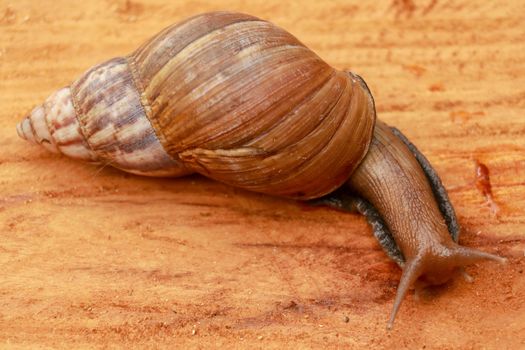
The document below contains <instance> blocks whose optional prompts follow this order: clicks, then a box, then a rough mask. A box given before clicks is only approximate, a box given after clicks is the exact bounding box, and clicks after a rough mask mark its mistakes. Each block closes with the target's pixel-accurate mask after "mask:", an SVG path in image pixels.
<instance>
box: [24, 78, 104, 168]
mask: <svg viewBox="0 0 525 350" xmlns="http://www.w3.org/2000/svg"><path fill="white" fill-rule="evenodd" d="M16 131H17V133H18V136H20V137H21V138H23V139H24V140H27V141H29V142H32V143H35V144H38V145H41V146H43V147H45V148H46V149H47V150H49V151H51V152H53V153H62V154H65V155H66V156H68V157H71V158H74V159H79V160H85V161H97V155H96V154H95V153H94V152H93V151H92V150H91V149H90V147H89V145H88V144H87V143H86V141H85V139H84V136H83V135H82V131H81V129H80V124H79V122H78V119H77V117H76V112H75V108H74V107H73V102H72V100H71V90H70V88H69V87H65V88H62V89H60V90H58V91H56V92H55V93H54V94H52V95H51V96H49V97H48V98H47V99H46V101H45V102H44V103H43V104H42V105H39V106H37V107H35V108H34V109H33V110H32V111H31V113H30V114H29V115H28V116H27V117H25V118H24V119H23V120H22V121H21V122H20V123H18V125H17V126H16Z"/></svg>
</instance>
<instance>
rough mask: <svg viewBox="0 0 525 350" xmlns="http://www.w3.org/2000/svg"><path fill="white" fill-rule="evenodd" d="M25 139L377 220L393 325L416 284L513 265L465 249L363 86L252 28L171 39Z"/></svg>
mask: <svg viewBox="0 0 525 350" xmlns="http://www.w3.org/2000/svg"><path fill="white" fill-rule="evenodd" d="M17 132H18V134H19V135H20V136H21V137H22V138H24V139H27V140H29V141H32V142H34V143H37V144H41V145H42V146H44V147H45V148H47V149H48V150H50V151H52V152H56V153H63V154H65V155H67V156H69V157H71V158H75V159H80V160H85V161H90V162H101V163H105V164H110V165H112V166H114V167H117V168H119V169H122V170H124V171H127V172H131V173H134V174H140V175H148V176H173V177H178V176H184V175H187V174H190V173H200V174H203V175H205V176H207V177H210V178H212V179H215V180H218V181H221V182H224V183H227V184H230V185H232V186H237V187H241V188H245V189H248V190H251V191H256V192H261V193H267V194H270V195H275V196H282V197H288V198H294V199H300V200H309V199H319V198H321V201H322V200H327V201H326V203H328V204H329V205H332V206H336V207H341V203H343V204H342V205H343V206H344V205H347V204H349V203H350V204H351V203H353V204H351V205H350V206H352V205H353V206H354V207H355V208H354V209H356V210H358V211H360V212H362V213H364V214H365V215H367V214H370V212H371V211H374V213H376V211H377V213H378V214H377V215H378V217H379V216H380V217H381V218H382V219H383V221H382V222H383V223H382V224H381V227H382V231H381V232H382V236H381V237H382V238H381V239H380V243H381V244H382V246H383V247H384V248H385V250H386V251H387V253H389V255H390V256H391V257H392V258H394V260H396V262H398V264H399V265H400V266H401V267H402V268H403V270H404V272H403V277H402V279H401V283H400V287H399V288H398V294H397V296H396V301H395V306H394V312H393V313H392V316H391V319H390V321H389V325H391V324H392V323H393V320H394V317H395V314H396V312H397V309H398V308H399V305H400V303H401V300H402V299H403V296H404V294H405V293H406V291H407V289H408V287H410V286H411V285H412V284H413V283H414V282H415V281H416V280H417V279H418V278H420V279H422V278H423V279H425V280H427V281H428V282H429V283H442V282H444V281H446V280H447V279H448V278H450V275H451V272H452V271H453V270H455V269H456V268H457V267H459V266H463V265H464V264H467V263H471V262H474V261H477V260H478V259H482V258H486V259H493V260H502V258H499V257H497V256H495V255H491V254H488V253H484V252H480V251H477V250H474V249H470V248H466V247H462V246H460V245H458V244H457V235H458V233H459V226H457V223H456V220H455V215H454V213H453V209H452V207H451V206H450V204H449V202H448V198H447V197H446V192H445V191H444V189H443V187H442V185H441V183H440V181H439V179H438V178H437V176H436V175H435V174H434V175H432V174H433V173H432V171H433V170H432V171H431V170H429V168H428V166H427V165H425V164H427V163H425V162H424V161H422V160H421V158H418V157H422V155H420V154H419V153H418V152H417V150H415V148H414V147H412V148H411V146H410V144H409V143H408V141H404V140H403V139H402V137H401V136H399V135H396V133H395V130H392V129H391V128H389V127H388V126H386V124H384V123H382V122H380V121H376V113H375V107H374V101H373V98H372V95H371V93H370V91H369V89H368V87H367V86H366V84H365V83H364V81H363V80H362V78H361V77H359V76H357V75H355V74H353V73H351V72H342V71H339V70H336V69H334V68H332V67H331V66H329V65H328V64H327V63H325V62H324V61H323V60H321V59H320V58H319V57H318V56H317V55H316V54H315V53H313V52H312V51H311V50H309V49H308V48H306V47H305V46H304V45H303V44H302V43H301V42H300V41H299V40H297V39H296V38H295V37H294V36H292V35H291V34H289V33H287V32H286V31H284V30H282V29H280V28H278V27H276V26H274V25H273V24H271V23H269V22H266V21H263V20H260V19H258V18H256V17H253V16H249V15H244V14H238V13H229V12H214V13H207V14H203V15H200V16H196V17H193V18H190V19H188V20H186V21H184V22H181V23H179V24H176V25H174V26H171V27H168V28H166V29H165V30H163V31H162V32H160V33H159V34H158V35H156V36H154V37H153V38H152V39H150V40H149V41H147V42H146V43H144V44H143V45H142V46H141V47H139V48H138V49H137V50H136V51H135V52H133V53H132V54H130V55H129V56H126V57H117V58H113V59H111V60H109V61H107V62H104V63H102V64H99V65H97V66H95V67H93V68H91V69H90V70H88V71H87V72H86V73H84V74H83V75H82V76H81V77H80V78H78V79H77V80H75V81H74V82H73V83H72V84H71V85H70V86H68V87H65V88H62V89H60V90H58V91H57V92H55V93H54V94H53V95H51V96H50V97H49V98H48V99H47V100H46V101H45V102H44V103H43V104H42V105H40V106H37V107H36V108H35V109H34V110H33V111H32V112H31V113H30V115H29V116H28V117H26V118H25V119H24V120H23V121H22V122H21V123H20V124H19V125H18V126H17ZM400 137H401V138H400ZM430 169H431V168H430ZM436 178H437V180H436ZM336 190H337V192H334V191H336ZM341 191H342V192H343V193H344V194H343V195H341ZM347 193H353V194H354V196H353V197H351V199H350V197H348V198H347V197H346V196H347ZM443 193H444V194H443ZM356 196H357V197H356ZM356 198H357V199H356ZM333 200H336V201H335V202H334V201H333ZM336 202H337V203H336ZM334 203H336V204H334ZM352 210H353V209H352ZM374 215H375V214H374ZM367 217H368V216H367ZM375 233H376V236H378V230H377V229H376V230H375ZM383 233H384V234H383Z"/></svg>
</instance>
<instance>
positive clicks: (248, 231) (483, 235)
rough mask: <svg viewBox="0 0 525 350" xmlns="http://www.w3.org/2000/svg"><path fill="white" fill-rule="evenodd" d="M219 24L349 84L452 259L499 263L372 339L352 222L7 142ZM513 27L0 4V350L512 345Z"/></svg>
mask: <svg viewBox="0 0 525 350" xmlns="http://www.w3.org/2000/svg"><path fill="white" fill-rule="evenodd" d="M217 9H229V10H237V11H243V12H247V13H251V14H253V15H256V16H259V17H262V18H265V19H268V20H271V21H273V22H275V23H276V24H278V25H279V26H281V27H284V28H285V29H287V30H288V31H290V32H291V33H293V34H294V35H296V36H297V37H298V38H300V40H302V41H303V42H304V43H305V44H306V45H308V46H309V47H311V48H312V49H313V50H314V51H316V52H317V53H318V54H319V55H320V56H321V57H323V58H324V59H325V60H326V61H327V62H329V63H330V64H332V65H333V66H335V67H338V68H350V69H352V70H353V71H355V72H358V73H359V74H360V75H362V76H363V77H364V78H365V80H366V81H367V82H368V84H369V86H370V88H371V90H372V92H373V94H374V96H375V98H376V104H377V109H378V116H379V118H381V119H382V120H384V121H386V122H387V123H389V124H391V125H395V126H397V127H398V128H400V129H401V130H403V131H404V132H405V134H406V135H407V136H408V137H409V138H410V139H411V140H412V141H413V142H414V143H416V144H417V145H418V146H419V148H420V149H421V150H422V151H423V152H424V153H425V154H426V155H427V156H428V158H429V159H430V160H431V161H432V163H433V164H434V165H435V167H436V169H437V171H438V172H439V173H440V175H441V176H442V180H443V182H444V184H445V186H446V187H447V188H448V189H449V191H450V196H451V199H452V201H453V203H454V204H455V207H456V210H457V213H458V216H459V219H460V222H461V224H462V225H463V228H464V229H463V233H462V236H461V241H462V243H463V244H465V245H468V246H473V247H478V248H482V249H484V250H487V251H490V252H496V253H500V254H502V255H504V256H507V257H508V258H509V264H507V265H506V266H499V265H497V264H494V263H484V264H478V265H476V266H472V267H469V268H468V269H467V270H468V272H469V273H470V274H472V275H473V276H474V277H475V281H474V282H473V283H471V284H468V283H466V282H464V281H463V280H462V279H461V278H456V279H454V280H453V281H452V282H451V283H449V284H447V285H446V286H444V287H442V288H438V289H433V290H430V291H428V293H427V294H425V295H424V296H423V297H422V298H420V300H419V301H417V300H415V299H414V297H413V296H412V295H410V296H409V297H408V298H407V299H406V300H405V302H404V304H403V306H402V308H401V311H400V314H399V315H398V318H397V321H396V325H395V328H394V330H392V331H390V332H388V331H386V329H385V325H386V320H387V317H388V314H389V312H390V309H391V306H392V300H393V297H394V293H395V288H396V286H397V282H398V279H399V276H400V271H399V269H398V268H397V266H396V265H395V264H393V263H392V262H390V261H389V260H388V258H387V257H386V256H385V255H384V254H383V252H382V251H381V250H380V248H379V246H378V244H377V243H376V242H375V240H374V238H373V237H372V236H371V232H370V228H369V227H368V226H367V225H366V223H365V221H364V219H363V218H361V217H359V216H357V215H353V214H344V213H339V212H335V211H331V210H328V209H316V210H309V208H307V207H306V206H304V205H301V204H299V203H296V202H293V201H287V200H282V199H277V198H271V197H267V196H263V195H258V194H253V193H248V192H244V191H240V190H236V189H233V188H230V187H227V186H225V185H222V184H219V183H215V182H213V181H209V180H207V179H204V178H202V177H198V176H192V177H188V178H184V179H176V180H170V179H148V178H140V177H136V176H131V175H126V174H124V173H121V172H119V171H117V170H113V169H110V168H100V167H94V166H92V165H87V164H81V163H76V162H73V161H70V160H68V159H66V158H64V157H60V156H55V155H51V154H48V153H46V152H45V151H44V150H43V149H40V148H38V147H32V146H30V145H29V144H26V143H25V142H23V141H22V140H20V139H18V137H17V135H16V132H15V124H16V122H17V121H18V120H19V119H21V118H22V117H23V116H24V114H25V113H26V112H27V111H28V110H29V109H30V108H31V107H32V106H33V105H35V104H37V103H40V102H41V101H43V100H44V99H45V98H46V97H47V95H49V94H50V93H51V92H52V91H54V90H55V89H57V88H59V87H61V86H64V85H66V84H68V83H69V82H70V81H71V80H72V79H74V78H75V77H76V76H77V75H79V74H80V73H81V72H83V71H84V70H86V69H87V68H89V67H90V66H92V65H94V64H96V63H98V62H100V61H102V60H105V59H107V58H110V57H113V56H117V55H123V54H126V53H128V52H130V51H131V50H133V49H134V48H136V47H137V46H138V45H139V44H140V43H141V42H142V41H144V40H145V39H146V38H148V37H150V36H151V35H153V34H155V33H156V32H157V31H159V30H160V29H162V28H163V27H165V26H167V25H169V24H171V23H173V22H176V21H178V20H181V19H183V18H186V17H188V16H191V15H193V14H197V13H200V12H204V11H209V10H217ZM524 16H525V5H524V2H523V1H518V0H516V1H506V2H497V1H482V0H478V1H454V0H447V1H441V0H428V1H412V0H403V1H402V0H398V1H379V2H375V1H374V2H372V1H370V2H368V1H367V2H363V1H357V0H356V1H331V2H329V3H328V2H322V1H297V2H283V1H273V0H261V1H250V2H247V1H241V0H238V1H234V0H231V1H226V0H223V1H210V2H209V3H206V2H205V1H199V2H186V1H162V0H154V1H140V0H132V1H103V0H100V1H95V0H93V1H88V2H83V3H81V2H71V1H65V0H60V1H59V0H53V1H49V0H48V1H38V2H36V1H30V0H19V1H10V0H0V107H1V108H0V237H1V239H0V268H1V270H2V272H1V274H0V347H2V348H5V347H9V346H11V347H19V346H20V347H35V346H40V347H50V348H78V347H106V346H107V347H114V346H122V347H126V348H128V347H129V346H134V347H147V348H154V347H164V348H176V347H177V346H178V345H184V346H185V347H184V348H214V347H218V346H224V347H226V348H265V349H266V348H275V349H282V348H319V347H320V346H323V347H325V348H338V347H343V346H345V347H349V348H362V347H365V346H366V347H373V348H392V347H394V348H400V347H409V348H426V349H429V348H452V347H453V348H465V349H470V348H483V347H484V348H489V349H490V348H494V349H495V348H498V349H501V348H523V347H525V277H524V276H525V273H524V272H523V270H524V267H525V264H524V255H525V218H524V215H525V212H524V210H523V208H524V206H525V175H524V168H525V158H524V155H525V63H524V62H525V44H524V43H525V20H524ZM476 160H478V161H480V162H482V163H484V164H486V165H487V167H488V169H489V171H490V176H491V182H492V186H493V192H494V198H495V201H496V203H497V204H498V206H499V207H500V212H499V215H498V216H494V215H492V214H491V212H490V208H489V206H487V204H486V203H485V199H484V197H483V196H482V194H481V192H480V191H479V190H478V188H477V187H476V176H475V161H476Z"/></svg>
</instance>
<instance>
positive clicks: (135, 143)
mask: <svg viewBox="0 0 525 350" xmlns="http://www.w3.org/2000/svg"><path fill="white" fill-rule="evenodd" d="M374 123H375V111H374V106H373V100H372V97H371V95H370V93H369V91H368V89H367V88H366V85H365V84H364V82H363V81H362V79H361V78H360V77H358V76H356V75H354V74H352V73H349V72H341V71H338V70H335V69H333V68H332V67H330V66H329V65H328V64H326V63H325V62H323V61H322V60H321V59H320V58H319V57H318V56H317V55H316V54H315V53H313V52H312V51H310V50H309V49H308V48H306V47H305V46H304V45H303V44H302V43H301V42H299V41H298V40H297V39H296V38H295V37H293V36H292V35H291V34H289V33H287V32H286V31H284V30H282V29H280V28H278V27H276V26H274V25H272V24H271V23H269V22H266V21H263V20H260V19H258V18H255V17H252V16H248V15H244V14H238V13H229V12H215V13H208V14H203V15H199V16H196V17H193V18H190V19H188V20H186V21H184V22H181V23H179V24H177V25H174V26H171V27H168V28H166V29H165V30H163V31H162V32H160V33H159V34H158V35H156V36H155V37H153V38H152V39H150V40H149V41H147V42H146V43H145V44H143V45H142V46H141V47H140V48H139V49H138V50H136V51H135V52H134V53H132V54H131V55H129V56H127V57H118V58H114V59H111V60H109V61H107V62H104V63H102V64H99V65H97V66H95V67H93V68H92V69H90V70H89V71H87V72H86V73H85V74H83V75H82V76H81V77H80V78H79V79H77V80H76V81H74V82H73V83H72V84H71V85H70V86H69V87H65V88H63V89H60V90H58V91H57V92H55V93H54V94H52V95H51V96H50V97H49V98H48V99H47V100H46V101H45V102H44V103H43V104H42V105H40V106H38V107H36V108H35V109H34V110H33V111H32V112H31V113H30V115H29V116H28V117H26V118H25V119H24V120H23V121H22V122H20V123H19V125H18V126H17V131H18V134H19V135H20V136H21V137H22V138H24V139H27V140H28V141H32V142H34V143H37V144H41V145H42V146H44V147H45V148H47V149H48V150H50V151H52V152H57V153H63V154H65V155H66V156H69V157H71V158H76V159H81V160H86V161H91V162H101V163H105V164H110V165H112V166H114V167H117V168H119V169H122V170H124V171H127V172H131V173H135V174H141V175H149V176H182V175H186V174H189V173H195V172H197V173H200V174H203V175H205V176H207V177H210V178H213V179H216V180H218V181H221V182H224V183H228V184H231V185H233V186H237V187H242V188H245V189H248V190H252V191H257V192H263V193H269V194H272V195H278V196H285V197H292V198H298V199H308V198H315V197H319V196H322V195H324V194H327V193H329V192H331V191H333V190H335V189H336V188H338V187H339V186H341V185H342V183H343V182H345V181H346V180H347V179H348V177H349V176H350V174H351V173H352V171H353V170H354V169H355V168H356V167H357V165H358V164H359V162H360V161H361V160H362V159H363V157H364V156H365V154H366V152H367V149H368V146H369V143H370V140H371V137H372V131H373V128H374Z"/></svg>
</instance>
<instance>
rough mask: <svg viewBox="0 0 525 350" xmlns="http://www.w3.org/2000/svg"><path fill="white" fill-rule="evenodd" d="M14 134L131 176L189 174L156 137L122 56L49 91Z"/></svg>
mask: <svg viewBox="0 0 525 350" xmlns="http://www.w3.org/2000/svg"><path fill="white" fill-rule="evenodd" d="M17 132H18V134H19V136H20V137H22V138H23V139H26V140H28V141H30V142H33V143H37V144H40V145H42V146H44V147H45V148H47V149H48V150H50V151H52V152H55V153H63V154H65V155H66V156H68V157H71V158H75V159H80V160H86V161H92V162H98V163H104V164H109V165H111V166H114V167H116V168H119V169H121V170H124V171H127V172H131V173H134V174H139V175H147V176H181V175H185V174H187V173H188V172H189V171H188V170H187V169H186V168H185V167H184V166H183V165H182V164H181V163H180V162H177V161H175V160H173V159H172V158H171V157H170V156H169V155H168V154H167V153H166V152H165V151H164V149H163V147H162V146H161V144H160V142H159V140H158V139H157V136H156V134H155V131H154V130H153V127H152V125H151V123H150V122H149V120H148V118H147V117H146V114H145V112H144V108H143V107H142V104H141V102H140V95H139V94H138V93H137V89H136V87H135V84H134V82H133V78H132V75H131V73H130V69H129V67H128V61H127V59H126V58H114V59H112V60H109V61H107V62H104V63H102V64H99V65H97V66H95V67H93V68H92V69H90V70H89V71H87V72H86V73H85V74H83V75H82V76H81V77H80V78H79V79H78V80H76V81H75V82H74V83H73V84H71V86H70V87H66V88H63V89H60V90H58V91H57V92H56V93H54V94H52V95H51V96H50V97H49V98H48V99H47V100H46V102H45V103H44V104H43V105H41V106H37V107H36V108H35V109H34V110H33V111H32V112H31V114H30V115H29V116H28V117H26V118H24V120H23V121H22V122H20V123H19V124H18V125H17Z"/></svg>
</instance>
